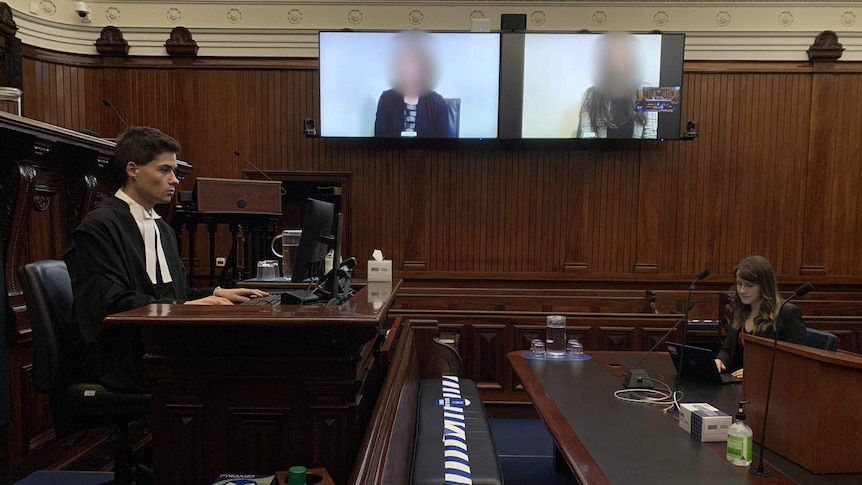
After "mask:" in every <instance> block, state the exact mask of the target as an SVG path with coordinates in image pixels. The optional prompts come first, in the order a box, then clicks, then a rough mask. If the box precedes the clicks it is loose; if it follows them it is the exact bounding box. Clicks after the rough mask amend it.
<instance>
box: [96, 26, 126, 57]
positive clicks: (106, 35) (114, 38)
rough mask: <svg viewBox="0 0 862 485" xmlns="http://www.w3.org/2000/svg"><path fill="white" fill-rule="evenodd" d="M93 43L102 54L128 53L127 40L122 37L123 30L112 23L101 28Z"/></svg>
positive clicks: (117, 54)
mask: <svg viewBox="0 0 862 485" xmlns="http://www.w3.org/2000/svg"><path fill="white" fill-rule="evenodd" d="M95 45H96V50H97V51H98V52H99V54H102V55H103V56H127V55H129V42H128V41H127V40H126V39H125V38H123V31H121V30H120V29H118V28H117V27H114V26H113V25H109V26H107V27H105V28H104V29H102V33H101V34H100V35H99V38H98V39H97V40H96V44H95Z"/></svg>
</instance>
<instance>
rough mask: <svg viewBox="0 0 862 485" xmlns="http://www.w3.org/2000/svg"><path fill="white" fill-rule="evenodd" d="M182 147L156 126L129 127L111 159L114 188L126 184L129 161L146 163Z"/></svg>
mask: <svg viewBox="0 0 862 485" xmlns="http://www.w3.org/2000/svg"><path fill="white" fill-rule="evenodd" d="M181 148H182V147H180V143H179V142H178V141H176V140H174V139H173V138H171V137H170V136H168V135H166V134H164V133H162V132H161V131H159V130H157V129H155V128H150V127H148V126H133V127H131V128H129V129H127V130H126V132H125V133H123V134H122V135H121V136H120V138H119V139H118V140H117V147H116V148H115V150H114V157H113V158H112V159H111V174H112V178H113V180H112V183H113V186H114V187H113V188H114V190H117V189H120V188H122V187H123V186H124V185H126V179H127V178H128V176H127V175H126V165H128V164H129V162H135V164H137V165H146V164H148V163H150V162H152V161H153V160H155V159H156V158H157V157H158V156H159V155H161V154H162V153H179V152H180V149H181Z"/></svg>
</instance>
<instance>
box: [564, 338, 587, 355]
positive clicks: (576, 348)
mask: <svg viewBox="0 0 862 485" xmlns="http://www.w3.org/2000/svg"><path fill="white" fill-rule="evenodd" d="M566 351H567V352H568V353H569V355H570V356H572V357H581V356H582V355H584V344H582V343H580V342H578V340H577V339H571V340H569V343H568V345H566Z"/></svg>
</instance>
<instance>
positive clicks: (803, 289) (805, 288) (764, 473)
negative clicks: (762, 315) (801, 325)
mask: <svg viewBox="0 0 862 485" xmlns="http://www.w3.org/2000/svg"><path fill="white" fill-rule="evenodd" d="M813 289H814V286H812V285H811V283H805V284H803V285H802V286H800V287H799V288H797V289H796V291H794V292H793V294H792V295H790V298H788V299H786V300H784V301H783V302H781V306H779V307H778V311H777V312H775V318H773V319H772V329H773V332H775V336H774V337H773V338H772V363H771V364H770V365H769V384H767V386H766V407H765V408H764V410H763V430H762V431H761V433H760V458H759V459H758V460H757V466H756V467H755V466H753V465H752V466H751V468H749V469H748V473H749V474H751V475H754V476H758V477H769V476H772V472H771V471H769V470H765V469H764V468H763V449H764V448H765V447H766V419H767V418H768V417H769V399H770V398H771V397H772V379H773V377H775V355H776V354H777V353H778V352H777V349H778V317H779V316H780V315H781V310H782V309H783V308H784V305H786V304H787V303H789V302H790V300H793V299H794V298H798V297H800V296H804V295H807V294H808V293H810V292H811V290H813Z"/></svg>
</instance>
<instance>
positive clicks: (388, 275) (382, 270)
mask: <svg viewBox="0 0 862 485" xmlns="http://www.w3.org/2000/svg"><path fill="white" fill-rule="evenodd" d="M368 281H392V260H391V259H384V260H383V261H375V260H373V259H372V260H369V261H368Z"/></svg>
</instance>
